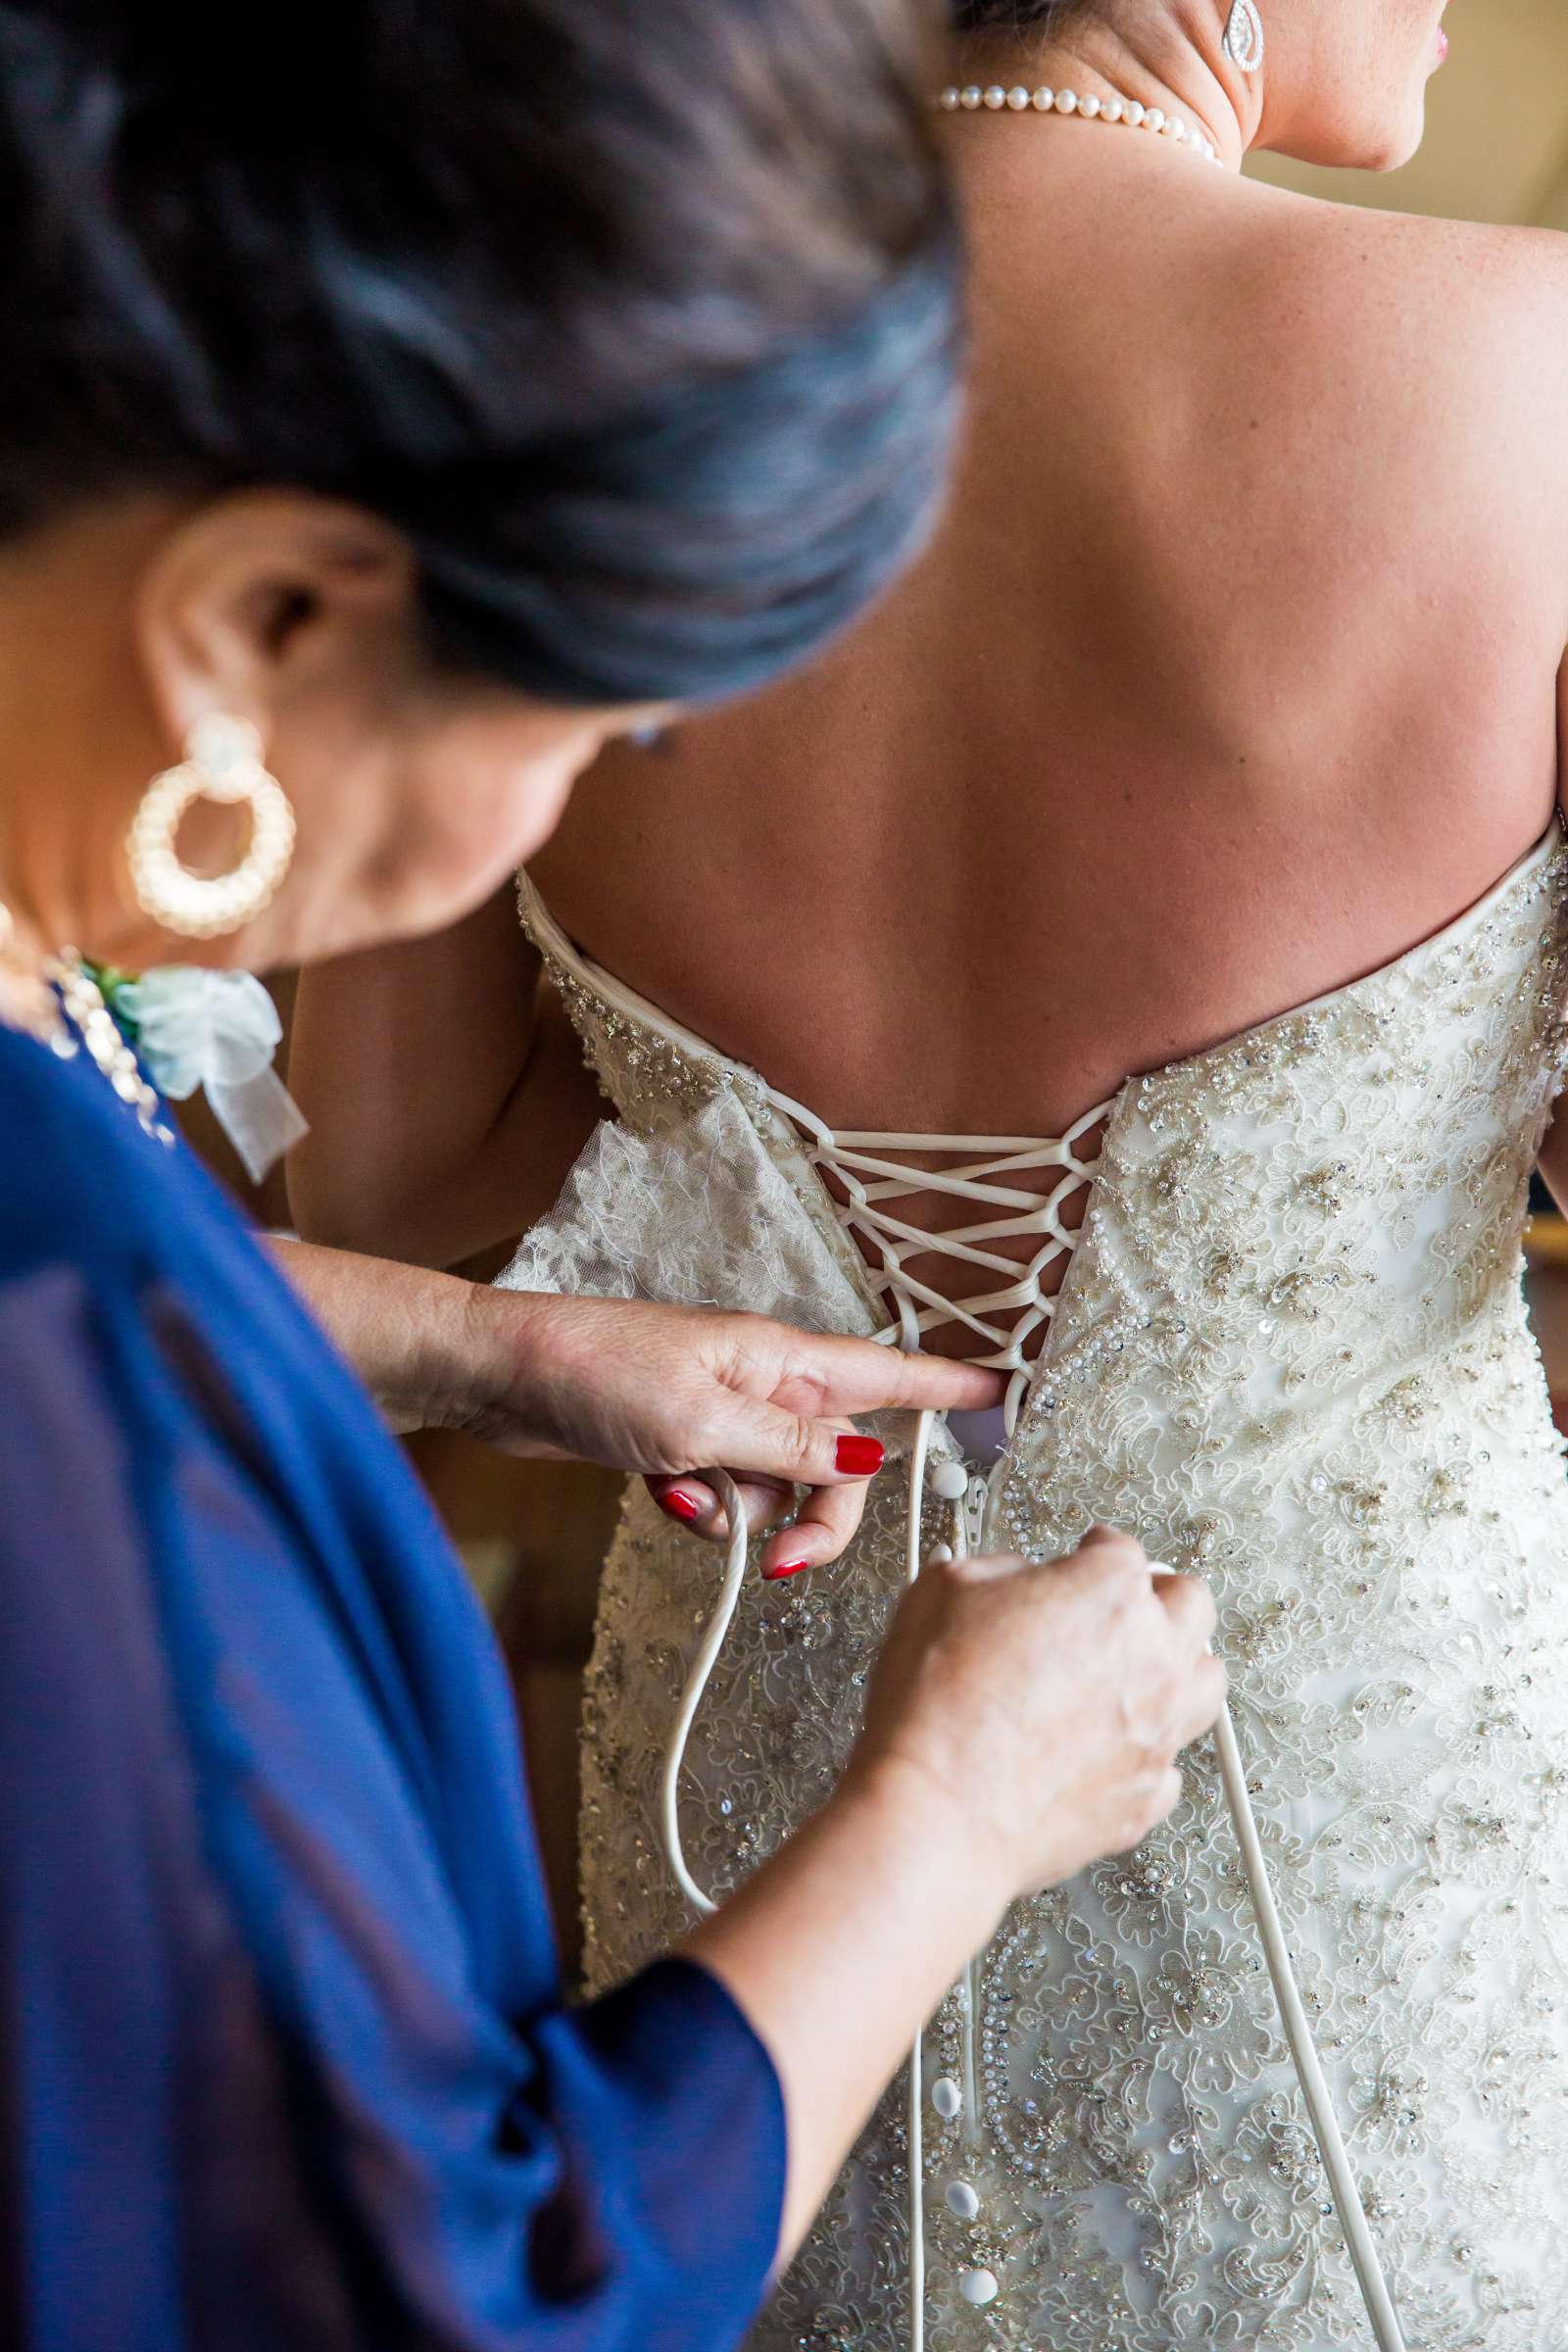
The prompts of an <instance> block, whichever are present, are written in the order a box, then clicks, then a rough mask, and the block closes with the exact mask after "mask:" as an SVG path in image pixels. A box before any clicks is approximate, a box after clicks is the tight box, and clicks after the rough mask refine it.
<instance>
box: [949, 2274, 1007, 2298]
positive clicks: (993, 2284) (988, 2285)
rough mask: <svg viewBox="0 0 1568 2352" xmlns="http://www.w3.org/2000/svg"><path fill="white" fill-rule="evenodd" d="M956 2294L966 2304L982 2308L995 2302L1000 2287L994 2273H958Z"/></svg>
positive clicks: (1000, 2290)
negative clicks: (957, 2293)
mask: <svg viewBox="0 0 1568 2352" xmlns="http://www.w3.org/2000/svg"><path fill="white" fill-rule="evenodd" d="M958 2292H959V2294H960V2295H961V2296H962V2297H963V2299H964V2301H965V2302H966V2303H973V2304H975V2305H977V2306H983V2305H985V2304H987V2303H994V2302H995V2301H996V2299H997V2297H998V2295H1000V2294H1001V2292H1002V2286H1001V2283H1000V2281H999V2279H998V2278H997V2274H996V2272H995V2271H960V2272H959V2273H958Z"/></svg>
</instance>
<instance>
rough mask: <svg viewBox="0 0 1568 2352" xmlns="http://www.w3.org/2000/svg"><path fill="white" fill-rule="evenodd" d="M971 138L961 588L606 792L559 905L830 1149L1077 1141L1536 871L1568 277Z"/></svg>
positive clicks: (604, 786) (1079, 147)
mask: <svg viewBox="0 0 1568 2352" xmlns="http://www.w3.org/2000/svg"><path fill="white" fill-rule="evenodd" d="M952 127H953V137H954V145H955V148H956V154H957V157H958V160H959V164H960V168H961V172H962V176H963V182H964V188H965V194H966V200H967V210H968V218H969V221H970V230H971V236H972V241H973V246H974V253H975V290H974V297H973V316H974V336H975V358H974V375H973V387H974V388H973V401H972V415H971V422H970V428H969V435H968V448H967V453H966V457H965V461H964V464H963V466H962V469H961V473H960V477H959V480H958V484H957V488H956V497H955V500H954V504H953V508H952V513H951V515H950V518H949V520H948V522H947V524H946V526H945V528H944V529H943V530H942V532H941V535H940V537H939V538H938V540H937V542H936V544H935V546H934V547H933V549H932V550H931V553H930V555H929V557H928V558H927V560H926V561H925V562H924V563H923V564H922V565H921V566H920V568H919V569H918V571H917V573H916V574H915V575H914V576H913V577H912V578H911V579H909V580H908V581H907V584H905V585H904V586H903V587H902V588H901V589H900V590H899V591H898V592H897V593H896V594H895V595H894V596H893V597H892V598H891V599H890V600H889V601H888V602H887V604H886V605H885V606H884V608H883V609H882V611H881V612H880V613H878V614H877V615H876V616H875V617H874V618H873V619H872V620H871V621H870V622H869V623H868V624H866V625H864V626H862V627H861V628H860V629H859V630H858V633H857V634H856V635H855V637H854V638H853V639H852V640H851V641H850V642H849V643H848V644H846V645H845V646H843V648H842V649H841V650H840V651H839V652H838V654H837V655H836V656H835V657H834V658H833V659H832V660H830V661H829V662H826V663H825V664H823V665H821V666H819V667H818V668H817V669H816V670H814V671H813V672H812V674H811V675H809V677H807V678H803V679H801V680H798V681H796V682H794V683H792V684H790V685H788V686H786V687H784V688H783V689H781V690H779V691H777V692H775V693H773V694H772V695H771V696H770V697H769V698H767V699H766V700H765V701H763V702H760V703H758V704H754V705H750V706H748V707H746V708H744V709H739V710H736V711H731V712H727V713H724V714H721V715H716V716H709V717H705V718H702V719H698V720H693V721H692V722H690V723H689V724H685V725H682V726H681V727H679V728H678V730H677V731H676V732H675V734H674V736H673V738H672V739H671V741H670V742H669V744H668V746H667V748H665V749H663V750H662V751H660V752H657V753H652V754H650V753H646V752H638V751H635V750H631V749H623V750H619V751H617V752H615V753H614V754H613V755H612V756H611V757H609V758H607V759H606V760H604V762H603V763H602V765H601V766H600V767H599V768H598V769H597V770H596V771H595V772H594V773H593V774H592V775H591V776H590V777H589V778H588V779H587V780H586V781H585V782H584V784H583V785H582V786H581V787H580V789H579V791H578V794H577V796H576V799H575V801H574V803H573V805H572V807H571V809H570V810H569V811H568V813H567V816H566V818H565V821H564V824H563V825H562V827H561V830H560V832H559V833H558V834H557V836H556V838H555V840H554V841H553V842H552V844H551V845H550V848H549V850H548V851H547V853H546V854H545V856H544V857H543V858H541V859H540V860H539V862H538V865H537V867H536V869H535V870H536V878H537V880H538V882H539V885H540V888H541V890H542V892H543V895H544V897H545V899H546V900H547V902H548V903H549V904H550V905H551V907H553V909H554V911H555V913H556V914H557V915H558V917H559V918H560V919H561V920H562V921H563V922H564V925H565V927H566V929H567V930H568V931H569V932H570V933H572V934H573V935H574V936H575V937H576V938H577V939H578V940H579V941H580V942H581V943H582V944H583V945H585V946H586V947H587V948H588V949H589V950H590V951H591V952H592V953H593V954H594V955H595V956H597V957H598V959H599V960H600V961H602V962H604V963H606V964H608V965H609V966H610V967H612V968H613V970H614V971H616V972H617V973H619V974H621V975H622V976H624V977H625V978H627V979H628V980H630V981H631V982H633V983H634V984H635V985H636V986H637V987H638V988H640V989H641V990H642V991H643V992H644V993H646V994H647V995H648V996H650V997H652V998H653V999H655V1000H656V1001H657V1002H658V1003H660V1004H662V1005H666V1006H667V1007H668V1008H669V1009H670V1010H671V1011H673V1012H674V1013H676V1014H677V1015H678V1016H680V1017H681V1018H682V1019H684V1020H685V1021H687V1022H688V1023H689V1024H690V1025H692V1026H693V1027H695V1028H696V1029H697V1030H699V1031H700V1032H701V1033H702V1034H704V1035H705V1036H708V1037H710V1038H711V1039H712V1040H713V1041H714V1042H715V1043H716V1044H718V1045H720V1046H721V1047H723V1048H725V1049H726V1050H727V1051H729V1052H730V1053H732V1054H736V1055H738V1056H740V1057H741V1058H743V1059H745V1060H747V1061H750V1062H752V1063H754V1064H755V1065H757V1066H759V1067H760V1068H762V1069H763V1070H764V1071H765V1072H766V1073H767V1075H768V1076H769V1078H770V1079H772V1080H773V1081H774V1082H775V1083H776V1084H778V1085H780V1086H782V1087H784V1088H785V1089H787V1090H788V1091H790V1092H791V1093H794V1094H796V1095H798V1096H800V1097H802V1098H803V1099H805V1100H807V1101H809V1102H810V1103H812V1104H813V1106H814V1107H816V1108H817V1109H818V1110H820V1111H821V1112H822V1113H823V1115H824V1116H826V1117H827V1118H829V1119H830V1120H832V1121H834V1122H836V1123H839V1124H846V1123H848V1124H854V1125H858V1126H871V1125H876V1126H888V1127H902V1128H941V1129H943V1130H952V1131H967V1132H978V1131H986V1132H999V1133H1000V1132H1010V1133H1017V1134H1046V1133H1052V1132H1055V1131H1057V1130H1058V1129H1060V1128H1062V1127H1064V1126H1065V1125H1066V1124H1067V1123H1068V1122H1069V1121H1070V1120H1071V1119H1072V1118H1073V1117H1074V1116H1075V1115H1076V1114H1077V1113H1078V1112H1079V1111H1080V1110H1082V1109H1083V1108H1084V1107H1085V1106H1086V1105H1088V1104H1091V1103H1095V1102H1097V1101H1098V1100H1100V1099H1101V1098H1103V1096H1105V1095H1106V1094H1107V1093H1108V1092H1109V1091H1110V1090H1111V1089H1112V1088H1113V1087H1114V1086H1115V1084H1116V1083H1117V1082H1118V1081H1119V1080H1120V1079H1121V1078H1122V1077H1123V1076H1125V1075H1126V1074H1127V1073H1128V1072H1130V1071H1134V1070H1140V1069H1144V1068H1148V1067H1150V1066H1152V1065H1156V1064H1159V1063H1162V1062H1164V1061H1167V1060H1169V1059H1171V1058H1173V1057H1175V1056H1177V1055H1181V1054H1186V1053H1189V1052H1192V1051H1194V1050H1196V1049H1198V1048H1200V1047H1202V1046H1205V1045H1208V1044H1210V1043H1212V1042H1214V1041H1215V1040H1217V1039H1219V1038H1221V1037H1224V1036H1226V1035H1228V1034H1230V1033H1232V1032H1234V1031H1236V1030H1238V1029H1240V1028H1242V1027H1244V1026H1247V1025H1249V1024H1250V1023H1252V1022H1254V1021H1256V1020H1258V1019H1259V1018H1261V1017H1263V1016H1265V1015H1268V1014H1270V1013H1274V1012H1277V1011H1279V1010H1281V1009H1283V1008H1285V1007H1287V1006H1289V1005H1294V1004H1297V1003H1299V1002H1300V1001H1302V1000H1303V999H1306V998H1310V997H1312V996H1313V995H1315V994H1317V993H1319V992H1320V991H1322V990H1324V989H1325V988H1328V987H1331V986H1334V985H1336V984H1338V983H1339V982H1341V981H1344V980H1346V979H1348V978H1350V977H1353V976H1356V975H1359V974H1360V973H1363V972H1365V971H1367V970H1368V969H1370V968H1372V967H1374V966H1376V965H1378V964H1380V963H1382V962H1384V961H1386V960H1388V959H1389V958H1391V957H1393V956H1396V955H1397V954H1399V953H1400V952H1401V951H1402V950H1404V949H1406V948H1407V947H1409V946H1410V945H1412V944H1413V943H1414V942H1415V941H1416V940H1418V939H1420V938H1422V937H1423V936H1425V935H1426V934H1428V933H1430V932H1431V931H1433V930H1435V929H1436V928H1437V927H1439V926H1440V925H1441V924H1442V923H1444V922H1445V921H1446V920H1447V919H1448V918H1449V917H1451V916H1452V915H1453V914H1455V913H1456V912H1457V911H1458V910H1459V909H1460V908H1462V907H1465V906H1466V905H1467V904H1468V903H1469V902H1471V901H1473V900H1474V899H1476V898H1477V897H1479V896H1480V895H1481V894H1482V893H1483V892H1484V891H1485V890H1486V889H1487V888H1488V887H1489V886H1490V885H1491V884H1492V883H1493V882H1494V881H1495V879H1496V878H1497V876H1498V875H1499V874H1500V873H1501V872H1502V871H1503V870H1504V869H1505V868H1506V867H1507V866H1508V865H1509V864H1510V862H1511V861H1512V860H1513V859H1514V858H1517V857H1518V856H1519V855H1520V854H1521V853H1522V852H1523V851H1524V850H1525V849H1526V848H1527V847H1528V846H1529V845H1530V844H1531V843H1532V842H1533V841H1534V840H1535V839H1536V838H1538V837H1539V835H1540V834H1541V833H1542V831H1543V830H1544V826H1545V824H1546V822H1547V820H1548V817H1549V814H1550V811H1551V808H1552V804H1553V800H1554V797H1555V794H1556V791H1557V781H1558V752H1557V731H1558V712H1557V699H1558V696H1557V681H1558V673H1559V669H1560V666H1561V663H1562V658H1563V648H1564V643H1565V640H1568V245H1564V244H1563V243H1562V242H1561V241H1560V240H1557V239H1554V238H1550V237H1546V236H1534V235H1529V234H1525V233H1523V232H1518V233H1509V232H1502V233H1499V232H1496V231H1486V230H1479V229H1467V228H1459V227H1451V226H1449V225H1447V224H1444V223H1436V222H1430V221H1408V220H1402V219H1397V218H1395V217H1391V216H1384V215H1362V214H1359V213H1353V212H1350V211H1348V210H1345V209H1342V208H1337V207H1328V206H1323V205H1318V204H1314V203H1310V202H1306V201H1304V200H1301V199H1299V198H1297V197H1292V196H1288V195H1285V194H1282V193H1280V192H1277V191H1275V190H1272V189H1269V188H1266V187H1263V186H1261V185H1258V184H1255V183H1240V182H1238V181H1237V180H1236V179H1235V178H1234V177H1232V176H1230V175H1226V176H1223V177H1222V176H1221V175H1220V174H1219V173H1217V172H1212V171H1210V170H1209V169H1207V168H1205V167H1204V166H1203V165H1201V163H1200V162H1199V160H1198V159H1197V157H1196V156H1194V155H1192V154H1191V153H1189V152H1184V151H1179V150H1176V149H1173V148H1170V147H1167V146H1165V145H1163V144H1156V143H1155V142H1153V141H1152V140H1149V139H1148V138H1147V137H1133V136H1130V135H1128V134H1127V133H1126V132H1124V131H1116V132H1114V133H1112V132H1111V131H1109V130H1108V129H1107V128H1106V127H1105V126H1103V125H1099V124H1094V125H1091V124H1088V123H1077V122H1068V121H1064V120H1060V119H1057V118H1051V119H1042V118H1040V117H1038V116H1036V115H1033V114H1031V115H1028V116H1019V117H1014V116H1011V115H1003V116H996V115H983V116H980V117H976V118H967V117H960V118H959V119H958V120H957V121H956V123H954V125H953V126H952Z"/></svg>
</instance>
